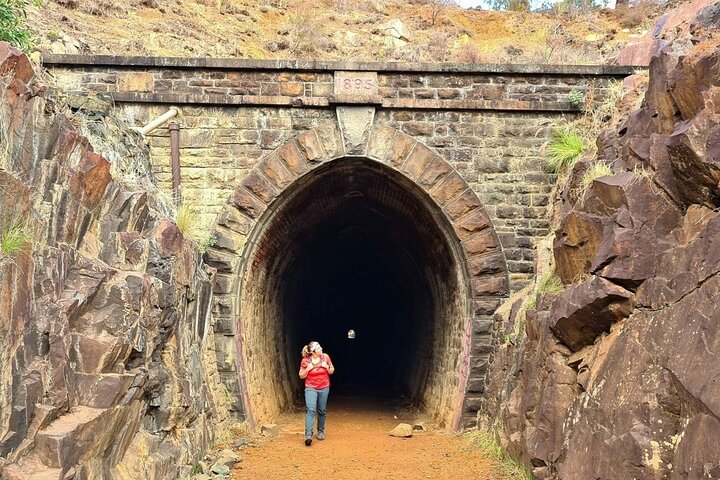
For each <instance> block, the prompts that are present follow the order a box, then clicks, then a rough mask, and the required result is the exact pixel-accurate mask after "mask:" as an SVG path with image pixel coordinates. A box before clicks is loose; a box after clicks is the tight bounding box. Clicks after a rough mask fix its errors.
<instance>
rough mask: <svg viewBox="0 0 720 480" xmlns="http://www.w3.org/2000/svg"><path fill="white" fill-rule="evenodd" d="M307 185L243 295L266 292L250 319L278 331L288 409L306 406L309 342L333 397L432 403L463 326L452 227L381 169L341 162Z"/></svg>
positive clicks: (268, 235) (277, 215)
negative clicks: (322, 360) (329, 364)
mask: <svg viewBox="0 0 720 480" xmlns="http://www.w3.org/2000/svg"><path fill="white" fill-rule="evenodd" d="M306 177H307V178H305V181H304V182H303V183H302V185H297V186H294V190H293V191H292V192H289V193H288V195H287V198H283V199H282V200H281V201H280V202H278V206H277V207H276V210H275V211H274V212H273V216H272V218H271V219H270V220H269V221H268V224H267V226H266V228H265V229H264V231H263V234H262V236H261V237H260V238H259V242H258V244H259V248H257V252H258V253H257V254H256V255H255V257H254V259H253V264H252V265H253V266H252V270H253V271H254V273H253V272H251V273H250V277H249V278H251V279H252V278H253V277H254V280H251V281H254V282H255V283H253V284H252V285H251V287H250V288H259V287H260V285H261V284H262V285H264V288H262V291H263V294H262V295H260V294H258V295H254V298H255V299H256V300H255V301H256V302H257V303H258V305H255V306H254V307H253V311H255V312H257V313H258V317H259V318H258V319H257V321H260V322H264V323H265V324H267V325H270V324H272V325H274V327H273V328H266V329H265V332H266V333H265V335H272V336H273V342H274V346H273V347H272V349H273V350H275V351H276V352H277V354H278V356H282V357H284V365H282V366H281V367H280V368H279V369H278V376H280V377H283V376H285V377H287V378H285V379H282V380H280V381H283V382H287V383H288V384H290V385H291V392H290V394H291V397H292V398H291V399H289V401H288V402H287V403H289V404H292V403H295V404H296V405H297V404H298V403H300V402H301V398H302V391H303V383H302V381H301V380H300V379H299V378H298V376H297V373H298V369H299V365H300V360H301V356H300V351H301V349H302V347H303V345H305V344H306V343H307V342H309V341H310V340H317V341H319V342H320V343H321V345H322V346H323V349H324V352H325V353H327V354H328V355H330V357H331V358H332V360H333V363H334V364H335V368H336V373H335V375H333V377H332V378H331V381H332V392H333V395H344V396H352V397H355V398H369V399H370V398H375V399H390V400H401V399H402V400H409V401H411V402H413V403H415V404H418V405H420V404H422V403H423V402H427V398H426V397H427V396H428V392H427V390H428V389H429V388H431V386H432V385H433V384H438V383H441V382H442V381H446V380H444V379H441V378H439V377H441V376H443V375H444V373H447V372H443V371H442V369H443V368H445V369H449V368H450V369H451V368H453V367H454V366H456V365H457V360H456V359H453V358H449V357H448V355H450V356H452V354H449V353H448V352H447V351H446V350H447V349H446V347H447V345H449V344H453V342H455V340H454V338H453V337H455V336H458V337H459V335H457V333H458V332H456V331H454V329H456V327H457V325H460V324H462V323H461V322H459V321H452V320H451V319H452V318H455V317H458V316H462V314H463V312H462V308H461V304H462V302H461V301H459V300H458V297H459V296H460V295H461V293H459V292H458V290H459V288H458V285H459V280H458V275H459V274H458V268H457V263H458V262H457V259H456V254H455V253H454V251H453V247H452V241H453V240H452V239H453V238H454V237H453V236H452V235H451V234H448V228H449V227H447V226H445V225H443V223H442V222H443V220H442V217H441V216H439V215H437V212H435V211H433V207H432V206H431V204H430V202H429V200H428V199H427V198H424V197H423V195H424V194H422V193H421V192H419V189H418V188H417V187H416V186H415V185H412V184H411V183H410V182H409V181H408V180H406V179H404V178H403V177H401V176H400V175H398V174H396V173H394V172H391V171H389V170H388V169H386V167H383V166H382V165H379V164H374V163H370V162H367V161H364V160H359V159H345V160H340V161H335V162H332V164H327V165H324V166H321V167H318V168H317V169H316V170H315V171H313V172H311V173H310V174H308V175H307V176H306ZM435 208H436V207H435ZM260 317H262V318H260ZM349 330H354V332H355V338H354V339H351V338H348V331H349ZM458 341H459V340H458ZM450 350H451V351H452V352H454V353H455V354H457V350H458V349H457V348H456V349H450ZM455 356H457V355H455ZM450 376H452V375H450ZM287 406H288V405H285V407H287ZM282 408H284V407H283V406H282V405H281V406H280V409H282Z"/></svg>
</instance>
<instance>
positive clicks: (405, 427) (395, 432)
mask: <svg viewBox="0 0 720 480" xmlns="http://www.w3.org/2000/svg"><path fill="white" fill-rule="evenodd" d="M390 436H391V437H403V438H408V437H412V436H413V427H412V425H410V424H409V423H399V424H398V426H397V427H395V428H393V429H392V430H391V431H390Z"/></svg>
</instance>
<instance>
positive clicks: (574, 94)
mask: <svg viewBox="0 0 720 480" xmlns="http://www.w3.org/2000/svg"><path fill="white" fill-rule="evenodd" d="M568 101H570V105H572V106H573V107H575V108H580V109H582V108H583V107H584V106H585V94H584V93H583V92H581V91H580V90H573V91H571V92H570V93H569V94H568Z"/></svg>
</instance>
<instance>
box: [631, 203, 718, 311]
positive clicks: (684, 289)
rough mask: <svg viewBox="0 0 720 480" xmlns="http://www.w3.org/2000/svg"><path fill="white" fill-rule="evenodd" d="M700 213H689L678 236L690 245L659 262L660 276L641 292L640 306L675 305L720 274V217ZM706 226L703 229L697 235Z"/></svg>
mask: <svg viewBox="0 0 720 480" xmlns="http://www.w3.org/2000/svg"><path fill="white" fill-rule="evenodd" d="M695 211H697V210H695ZM699 211H700V212H701V213H699V214H694V213H693V212H694V211H692V210H691V211H689V212H688V214H687V215H686V217H687V218H688V221H687V222H686V224H685V228H684V229H683V230H682V232H683V233H682V234H679V235H682V236H683V237H684V238H685V239H687V240H689V242H688V243H686V244H682V245H679V246H678V247H676V248H674V249H672V250H668V251H667V252H665V253H664V254H663V255H662V256H661V257H660V258H659V262H658V265H659V267H658V275H657V276H656V277H655V278H652V279H650V280H648V281H647V282H646V284H644V285H643V286H642V287H641V288H640V289H639V290H638V295H637V301H638V303H639V304H640V305H645V306H649V307H651V308H656V309H657V308H662V307H663V306H665V305H672V304H674V303H675V302H677V301H678V300H680V299H681V298H683V297H684V296H685V295H687V294H688V293H689V292H691V291H693V290H695V289H696V288H697V287H698V286H699V285H701V284H702V283H703V282H705V281H706V280H707V279H708V278H710V277H711V276H713V275H716V274H717V273H718V272H720V214H718V213H717V212H714V211H708V210H699ZM698 216H700V218H699V219H698ZM700 222H702V223H700ZM703 223H704V228H703V229H702V230H700V231H697V230H698V229H697V227H698V225H702V224H703Z"/></svg>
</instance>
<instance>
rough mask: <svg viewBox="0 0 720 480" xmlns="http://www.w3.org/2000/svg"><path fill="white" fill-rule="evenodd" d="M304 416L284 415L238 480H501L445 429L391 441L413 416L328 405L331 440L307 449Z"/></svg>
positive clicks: (336, 401)
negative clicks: (393, 432)
mask: <svg viewBox="0 0 720 480" xmlns="http://www.w3.org/2000/svg"><path fill="white" fill-rule="evenodd" d="M304 418H305V415H304V412H303V411H297V412H296V413H290V414H284V415H283V416H282V417H281V418H280V419H279V421H278V425H279V426H280V427H281V433H280V435H279V436H277V437H274V438H266V439H265V438H261V439H258V440H257V441H255V442H254V443H252V444H251V445H250V446H249V447H246V448H243V449H242V450H241V451H240V455H241V457H242V459H243V460H242V461H241V462H240V463H237V464H236V465H235V468H234V470H233V472H232V478H233V479H234V480H245V479H247V480H249V479H253V480H257V479H264V480H270V479H288V480H290V479H298V480H300V479H302V480H306V479H310V478H322V479H323V480H333V479H344V480H345V479H353V480H377V479H392V480H400V479H412V480H417V479H448V480H451V479H470V478H472V479H474V480H498V479H500V478H502V476H501V475H500V474H499V473H498V472H496V471H495V469H494V468H493V461H492V460H490V459H488V458H485V457H484V456H483V454H482V452H481V451H480V450H478V449H476V448H473V447H472V446H471V445H470V442H469V441H468V440H467V439H465V438H463V437H462V436H459V435H454V434H451V433H448V432H445V431H443V430H440V429H426V430H425V431H417V432H415V434H414V435H413V436H412V437H411V438H396V437H391V436H390V435H389V434H388V433H389V432H390V430H392V429H393V428H395V426H397V424H398V423H401V422H404V423H410V424H412V423H413V420H414V419H413V417H412V416H410V415H409V414H402V413H398V411H397V409H393V408H392V406H390V405H387V404H384V405H383V404H379V403H377V402H374V403H368V402H359V401H357V400H354V401H349V400H346V399H340V398H333V396H332V394H331V395H330V401H329V402H328V417H327V426H326V432H325V433H326V436H327V438H326V440H324V441H318V440H317V439H314V440H313V443H312V445H311V446H310V447H306V446H305V445H304V443H303V440H304V435H303V430H304V426H303V423H304Z"/></svg>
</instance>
